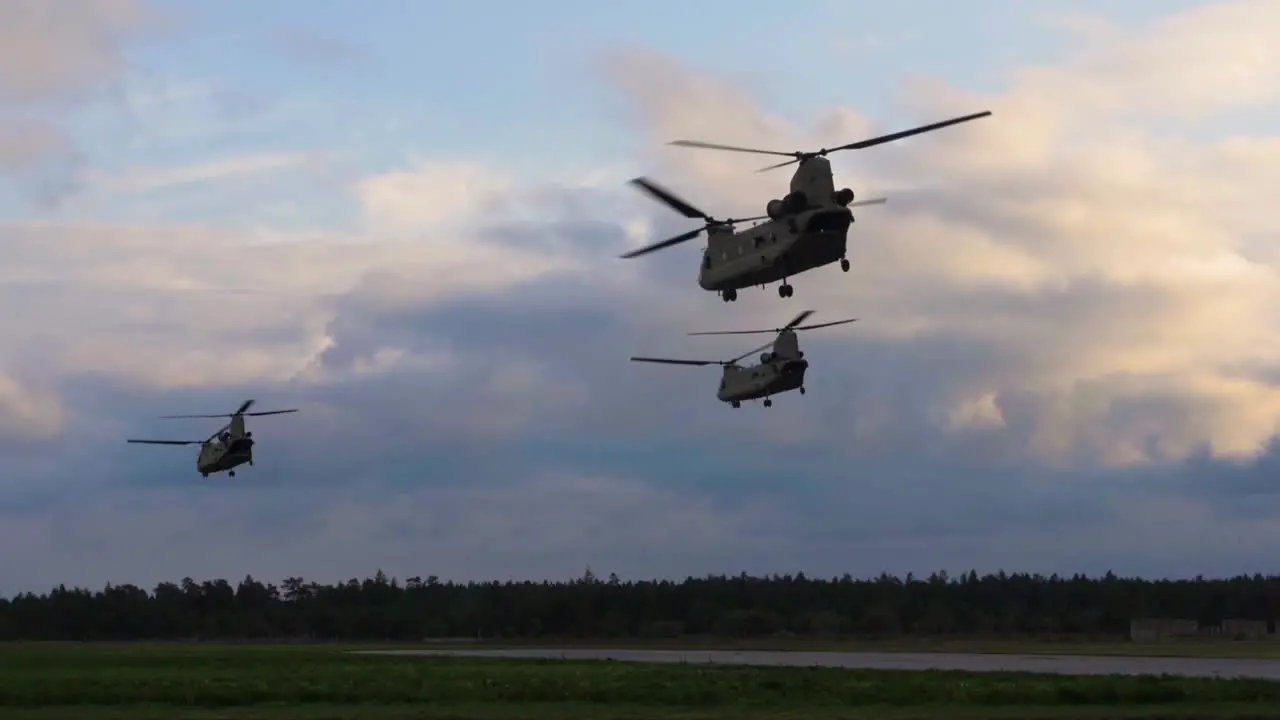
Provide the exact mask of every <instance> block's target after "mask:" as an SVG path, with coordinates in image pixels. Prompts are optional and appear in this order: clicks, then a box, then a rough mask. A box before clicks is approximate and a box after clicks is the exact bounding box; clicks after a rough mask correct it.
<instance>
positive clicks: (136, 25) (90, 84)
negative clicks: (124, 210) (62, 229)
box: [0, 0, 160, 201]
mask: <svg viewBox="0 0 1280 720" xmlns="http://www.w3.org/2000/svg"><path fill="white" fill-rule="evenodd" d="M159 21H160V17H159V16H158V15H156V14H155V13H154V12H152V10H151V8H150V7H149V6H148V5H147V3H145V2H143V1H141V0H76V1H74V2H66V3H45V2H39V0H3V2H0V108H2V110H0V173H4V174H7V175H9V176H10V177H11V179H14V178H16V180H17V181H18V182H20V183H22V184H23V185H24V186H32V185H33V186H34V188H31V189H33V192H34V194H35V196H36V197H37V198H38V199H42V200H45V201H52V200H56V199H57V198H58V197H59V196H61V195H62V194H64V193H65V192H66V191H67V190H68V189H69V188H70V187H71V185H72V183H73V180H74V173H75V170H76V168H77V167H78V165H79V160H80V158H79V155H78V153H77V151H76V149H75V146H74V144H73V143H72V141H71V140H70V138H69V136H68V134H67V131H66V129H65V128H64V127H63V126H62V119H63V113H64V112H65V111H66V109H67V108H69V107H72V106H74V105H76V104H77V103H81V102H83V101H85V100H86V99H87V98H89V97H90V96H91V95H92V93H93V92H95V91H97V90H99V89H101V88H102V87H103V86H104V85H106V84H107V83H110V82H112V81H113V80H116V79H118V78H120V77H121V76H122V74H123V72H124V69H125V65H126V57H125V45H126V44H127V43H128V42H129V41H131V40H133V39H135V38H137V37H141V36H143V35H144V34H146V33H149V32H152V31H155V30H157V29H158V28H159V27H160V25H159Z"/></svg>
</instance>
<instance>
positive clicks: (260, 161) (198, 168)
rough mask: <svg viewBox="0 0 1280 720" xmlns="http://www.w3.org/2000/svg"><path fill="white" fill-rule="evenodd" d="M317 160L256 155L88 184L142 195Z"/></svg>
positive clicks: (93, 176) (97, 177)
mask: <svg viewBox="0 0 1280 720" xmlns="http://www.w3.org/2000/svg"><path fill="white" fill-rule="evenodd" d="M317 160H318V158H317V157H315V156H314V155H312V154H310V153H255V154H251V155H241V156H237V157H229V158H225V159H222V160H214V161H210V162H202V163H195V164H191V165H180V166H176V167H136V166H135V167H130V168H129V169H128V170H126V171H125V172H122V173H119V174H115V175H110V174H97V173H89V174H88V175H87V176H86V177H85V182H86V183H87V184H89V185H91V186H92V189H93V190H94V191H97V192H108V193H113V192H142V191H147V190H157V189H162V188H167V187H174V186H179V185H191V184H196V183H206V182H216V181H226V180H233V179H240V178H244V177H245V176H249V175H258V174H265V173H271V172H276V171H280V170H291V169H296V168H300V167H305V166H307V165H310V164H312V163H314V162H316V161H317Z"/></svg>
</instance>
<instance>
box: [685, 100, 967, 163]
mask: <svg viewBox="0 0 1280 720" xmlns="http://www.w3.org/2000/svg"><path fill="white" fill-rule="evenodd" d="M990 114H991V111H990V110H984V111H982V112H980V113H973V114H972V115H965V116H963V117H957V118H951V119H950V120H943V121H941V122H936V123H929V124H928V125H921V126H920V127H915V128H911V129H910V130H900V131H898V132H895V133H889V134H888V135H881V136H879V137H874V138H870V139H868V140H859V141H858V142H853V143H849V144H848V145H841V146H839V147H833V148H823V149H821V150H817V151H814V152H803V151H797V152H780V151H777V150H757V149H755V148H744V147H734V146H733V145H719V144H716V143H708V142H700V141H697V140H676V141H675V142H672V143H669V144H671V145H678V146H680V147H693V148H706V149H708V150H729V151H731V152H745V153H755V154H757V155H779V156H781V157H789V158H791V159H790V160H786V161H784V162H780V163H778V164H776V165H770V166H769V167H764V168H760V169H759V170H757V171H756V172H764V171H766V170H776V169H777V168H780V167H786V166H787V165H794V164H796V163H799V162H803V161H805V160H808V159H809V158H813V157H826V156H827V154H828V153H833V152H838V151H840V150H862V149H863V148H869V147H873V146H875V145H882V144H884V143H887V142H893V141H894V140H901V139H903V138H908V137H911V136H912V135H920V134H921V133H927V132H932V131H934V130H941V129H942V128H944V127H950V126H952V125H959V124H960V123H963V122H969V121H970V120H977V119H978V118H984V117H987V116H988V115H990Z"/></svg>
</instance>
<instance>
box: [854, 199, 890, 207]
mask: <svg viewBox="0 0 1280 720" xmlns="http://www.w3.org/2000/svg"><path fill="white" fill-rule="evenodd" d="M887 202H889V198H872V199H871V200H858V201H857V202H851V203H849V204H848V205H845V207H861V206H863V205H883V204H885V203H887Z"/></svg>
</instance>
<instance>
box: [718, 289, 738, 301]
mask: <svg viewBox="0 0 1280 720" xmlns="http://www.w3.org/2000/svg"><path fill="white" fill-rule="evenodd" d="M720 298H721V299H722V300H724V301H725V302H736V301H737V299H738V291H737V290H725V291H724V292H722V293H720Z"/></svg>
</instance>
